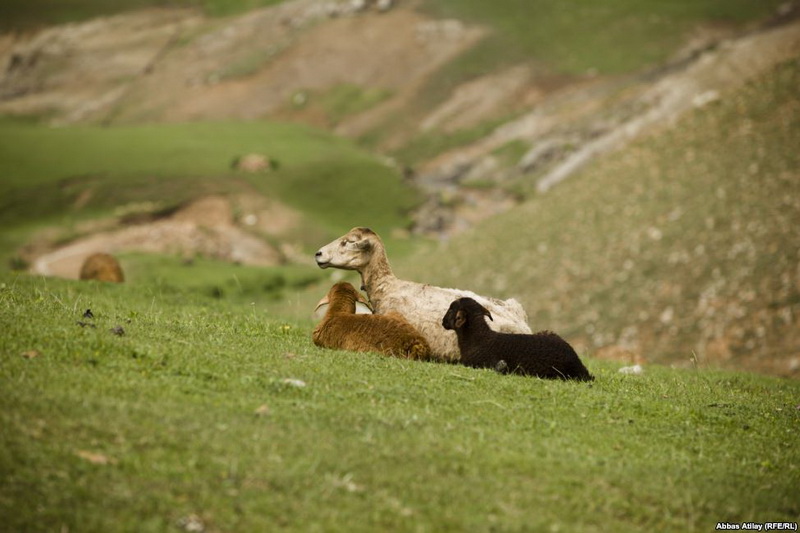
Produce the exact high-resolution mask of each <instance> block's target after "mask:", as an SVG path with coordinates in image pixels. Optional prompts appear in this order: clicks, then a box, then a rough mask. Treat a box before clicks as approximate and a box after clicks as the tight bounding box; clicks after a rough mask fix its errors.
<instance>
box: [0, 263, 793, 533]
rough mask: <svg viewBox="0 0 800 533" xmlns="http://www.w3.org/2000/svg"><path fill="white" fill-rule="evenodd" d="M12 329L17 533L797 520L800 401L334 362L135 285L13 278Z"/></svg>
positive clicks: (0, 374)
mask: <svg viewBox="0 0 800 533" xmlns="http://www.w3.org/2000/svg"><path fill="white" fill-rule="evenodd" d="M86 308H91V309H92V311H93V313H94V315H95V318H94V319H84V318H82V313H83V311H84V310H85V309H86ZM77 321H83V322H91V323H94V324H95V325H96V327H95V328H91V327H88V326H87V327H81V326H79V325H78V324H76V322H77ZM117 325H121V326H122V327H123V328H124V330H125V335H124V336H116V335H114V334H113V333H111V332H110V331H109V329H110V328H112V327H114V326H117ZM0 327H2V329H3V331H4V335H3V336H2V340H1V341H0V423H2V426H3V431H2V432H0V475H2V477H3V480H4V481H3V483H2V485H0V517H1V518H2V522H3V524H4V528H6V529H8V530H11V531H23V530H24V531H44V530H47V531H50V530H53V529H57V530H62V529H64V530H66V529H68V530H70V531H112V530H113V531H170V530H173V531H178V530H181V529H182V528H184V527H186V526H185V524H186V521H187V520H199V521H201V522H202V524H203V525H204V527H205V529H206V530H207V531H209V530H210V531H216V530H219V531H266V530H275V529H284V530H289V531H309V530H343V529H348V530H360V531H375V530H399V531H418V530H430V531H463V530H473V531H474V530H490V529H495V530H577V531H600V530H603V531H608V530H615V531H634V530H643V529H649V530H658V531H689V530H696V531H702V530H713V528H714V525H715V524H716V522H717V521H720V520H727V521H733V522H735V521H742V520H753V521H766V520H770V521H773V520H796V518H797V515H798V513H800V507H798V502H797V498H796V489H797V486H798V483H800V470H798V466H800V463H799V461H800V451H799V450H798V447H797V446H796V443H795V440H796V439H795V433H796V428H797V424H798V423H799V422H800V411H798V410H797V408H796V407H797V398H798V393H800V384H798V383H797V382H792V381H784V380H778V379H774V378H765V377H758V376H754V375H745V374H732V373H722V372H711V371H674V370H669V369H666V368H658V367H650V368H649V369H648V373H647V374H645V375H644V376H638V377H632V376H623V375H620V374H618V373H616V371H615V370H616V369H615V367H614V366H612V365H607V364H605V365H604V364H600V363H597V362H595V361H591V360H590V361H588V366H589V367H590V369H591V370H592V371H593V372H594V373H595V375H596V376H597V381H596V382H594V383H593V384H591V385H587V384H578V383H562V382H547V381H540V380H536V379H528V378H522V377H512V376H501V375H498V374H495V373H493V372H489V371H480V370H473V369H467V368H463V367H459V366H452V365H441V364H433V363H421V362H406V361H401V360H398V359H391V358H386V357H382V356H379V355H375V354H355V353H347V352H338V351H327V350H323V349H319V348H316V347H314V346H313V345H312V344H311V342H310V338H309V337H310V328H311V324H310V323H307V322H302V321H301V322H286V321H285V320H284V319H282V318H281V316H279V315H274V314H271V313H268V312H267V311H265V309H264V308H262V307H261V306H259V305H256V306H251V305H242V304H237V303H235V302H233V301H231V300H228V299H226V298H223V299H215V298H210V297H207V296H204V295H202V294H193V293H191V292H181V293H174V292H166V291H162V290H160V289H159V287H158V285H157V284H151V283H144V282H143V283H141V284H135V283H131V284H127V285H109V284H98V283H94V282H90V283H79V282H68V281H58V280H46V279H41V278H33V277H27V276H19V277H16V276H12V275H8V274H2V275H0ZM32 350H35V351H36V353H37V354H38V355H36V356H35V357H33V358H25V357H23V356H22V355H21V354H23V353H26V352H30V351H32ZM287 379H295V380H302V381H303V382H304V383H305V385H306V386H305V387H295V386H293V385H291V384H289V383H287V382H286V381H285V380H287ZM181 524H184V526H181Z"/></svg>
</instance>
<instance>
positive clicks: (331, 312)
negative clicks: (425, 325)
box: [312, 282, 430, 359]
mask: <svg viewBox="0 0 800 533" xmlns="http://www.w3.org/2000/svg"><path fill="white" fill-rule="evenodd" d="M328 300H329V301H330V304H329V305H328V310H327V312H326V313H325V317H324V318H323V319H322V321H321V322H320V323H319V324H318V325H317V327H316V328H314V332H313V333H312V339H313V340H314V344H316V345H317V346H321V347H323V348H334V349H339V350H351V351H355V352H380V353H383V354H386V355H392V356H395V357H403V358H407V359H429V358H430V347H429V346H428V343H427V342H426V341H425V339H424V338H423V337H422V335H420V334H419V332H418V331H417V330H416V329H415V328H414V326H412V325H411V324H410V323H409V322H408V321H407V320H406V319H405V318H403V316H402V315H401V314H399V313H396V312H389V313H387V314H385V315H357V314H356V302H357V301H358V292H357V291H356V289H355V287H353V286H352V285H351V284H350V283H347V282H341V283H337V284H336V285H334V286H333V287H331V289H330V291H328Z"/></svg>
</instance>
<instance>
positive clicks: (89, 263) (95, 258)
mask: <svg viewBox="0 0 800 533" xmlns="http://www.w3.org/2000/svg"><path fill="white" fill-rule="evenodd" d="M80 278H81V279H93V280H97V281H112V282H115V283H122V282H123V281H125V276H124V275H123V274H122V267H121V266H120V265H119V261H117V260H116V258H115V257H114V256H112V255H109V254H92V255H90V256H89V257H87V258H86V260H85V261H84V262H83V266H82V267H81V274H80Z"/></svg>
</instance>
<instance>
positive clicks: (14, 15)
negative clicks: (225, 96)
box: [0, 0, 283, 30]
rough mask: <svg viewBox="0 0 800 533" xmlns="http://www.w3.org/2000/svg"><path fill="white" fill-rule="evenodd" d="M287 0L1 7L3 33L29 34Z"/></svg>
mask: <svg viewBox="0 0 800 533" xmlns="http://www.w3.org/2000/svg"><path fill="white" fill-rule="evenodd" d="M282 1H283V0H115V1H114V2H107V1H105V0H6V1H5V2H2V3H0V30H26V29H31V28H38V27H41V26H45V25H51V24H64V23H68V22H79V21H82V20H86V19H90V18H94V17H100V16H107V15H114V14H117V13H121V12H124V11H129V10H133V9H143V8H149V7H199V8H202V9H203V11H205V12H206V13H207V14H209V15H212V16H223V15H231V14H235V13H241V12H244V11H247V10H249V9H255V8H259V7H266V6H271V5H274V4H279V3H281V2H282Z"/></svg>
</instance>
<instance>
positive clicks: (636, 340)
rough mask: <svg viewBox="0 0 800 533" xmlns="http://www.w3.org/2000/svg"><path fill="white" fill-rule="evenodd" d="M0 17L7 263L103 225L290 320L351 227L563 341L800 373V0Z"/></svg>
mask: <svg viewBox="0 0 800 533" xmlns="http://www.w3.org/2000/svg"><path fill="white" fill-rule="evenodd" d="M0 32H1V33H0V221H2V224H3V232H2V235H0V254H2V256H3V259H4V264H5V265H8V268H14V269H21V270H30V271H33V272H36V273H40V274H48V275H60V276H64V277H76V276H77V267H76V264H78V263H79V262H80V259H81V258H82V257H83V256H84V255H85V254H87V253H90V251H95V250H96V249H101V248H102V249H105V250H109V251H112V252H113V253H116V254H118V255H120V256H121V257H122V259H123V265H124V266H125V267H126V269H127V270H129V271H130V272H131V274H132V275H131V276H129V279H130V281H131V283H137V282H139V283H143V284H144V283H149V284H158V285H159V286H160V287H162V288H169V289H174V290H191V291H196V292H199V293H202V294H205V295H207V296H208V297H209V298H221V297H224V298H228V297H233V298H240V299H241V301H243V302H245V301H248V302H249V301H256V300H260V299H264V300H268V301H270V302H273V305H274V306H275V310H276V312H284V313H288V314H294V315H296V316H300V317H303V318H306V317H307V316H308V313H310V309H309V307H310V306H313V302H314V301H315V299H316V298H318V297H320V296H321V295H322V294H323V293H324V292H325V290H326V288H327V285H328V284H329V282H330V272H328V271H326V272H322V271H319V270H317V269H316V267H314V266H313V260H312V256H313V251H314V250H315V249H316V248H317V247H319V246H320V245H321V244H324V243H327V242H328V241H329V240H331V239H333V238H335V237H336V236H338V235H340V234H341V233H343V232H344V231H346V230H347V229H349V228H350V227H352V226H356V225H367V226H371V227H373V228H374V229H375V230H376V231H378V232H379V233H381V234H382V235H383V236H384V237H385V239H386V240H387V243H388V246H389V253H390V258H392V260H393V263H394V265H395V267H396V270H397V272H398V274H400V275H402V276H405V277H411V278H414V279H417V280H421V281H429V282H431V283H437V284H442V285H451V286H459V287H464V288H470V289H474V290H478V291H482V292H486V293H491V294H493V295H496V296H501V297H507V296H514V297H517V298H519V299H520V300H521V301H522V302H523V304H524V305H525V308H526V309H527V311H528V314H529V318H530V322H531V325H532V327H533V328H534V329H544V328H547V329H553V330H556V331H558V332H560V333H562V334H563V335H564V336H566V337H567V338H568V339H569V340H571V341H572V342H573V343H575V344H576V346H577V347H579V352H581V353H582V354H587V355H589V356H596V357H609V358H617V359H622V360H630V361H640V360H642V361H645V362H656V363H664V364H674V365H708V366H722V367H727V368H737V369H746V370H753V371H759V372H767V373H772V374H777V375H784V376H793V377H797V376H800V229H798V228H800V149H798V147H800V90H798V88H800V4H798V2H791V1H789V2H787V1H772V0H757V1H756V0H728V1H726V2H719V1H716V0H693V1H688V0H686V1H684V0H679V1H678V0H676V1H672V2H663V3H653V2H645V1H637V0H612V1H605V2H597V1H589V0H583V1H578V0H576V1H574V2H555V1H545V0H541V1H539V0H537V1H534V0H502V1H500V0H498V1H494V2H483V1H480V0H439V1H433V0H394V1H388V0H377V1H367V0H363V1H361V0H348V1H336V0H323V1H318V0H292V1H284V2H281V1H277V0H270V1H264V0H262V1H258V0H249V1H248V0H228V1H224V0H207V1H199V0H198V1H190V0H185V1H178V0H175V1H169V2H168V1H163V0H162V1H156V0H150V1H148V0H125V1H120V2H114V3H113V5H112V4H110V3H108V2H100V1H98V0H74V1H69V2H66V1H55V0H32V1H28V2H22V1H16V2H14V1H12V2H4V3H3V4H2V6H0ZM188 273H191V274H188ZM286 302H294V303H293V304H292V305H288V304H287V303H286Z"/></svg>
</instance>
